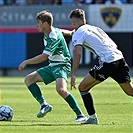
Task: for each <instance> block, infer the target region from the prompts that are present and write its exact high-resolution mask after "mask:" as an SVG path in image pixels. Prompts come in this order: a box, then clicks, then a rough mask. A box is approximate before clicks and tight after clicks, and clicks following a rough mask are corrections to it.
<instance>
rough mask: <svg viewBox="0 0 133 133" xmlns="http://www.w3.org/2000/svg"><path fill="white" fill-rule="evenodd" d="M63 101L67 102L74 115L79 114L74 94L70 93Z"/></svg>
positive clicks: (79, 110)
mask: <svg viewBox="0 0 133 133" xmlns="http://www.w3.org/2000/svg"><path fill="white" fill-rule="evenodd" d="M65 101H66V102H67V103H68V104H69V106H70V107H71V108H72V109H73V111H74V112H75V113H76V115H77V116H78V115H81V114H82V111H81V109H80V107H79V105H78V103H77V101H76V99H75V98H74V96H73V95H72V94H70V95H68V96H67V97H66V98H65Z"/></svg>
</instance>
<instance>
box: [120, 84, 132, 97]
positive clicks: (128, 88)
mask: <svg viewBox="0 0 133 133" xmlns="http://www.w3.org/2000/svg"><path fill="white" fill-rule="evenodd" d="M119 85H120V87H121V88H122V89H123V91H124V92H125V93H126V94H127V95H129V96H133V84H132V82H126V83H119Z"/></svg>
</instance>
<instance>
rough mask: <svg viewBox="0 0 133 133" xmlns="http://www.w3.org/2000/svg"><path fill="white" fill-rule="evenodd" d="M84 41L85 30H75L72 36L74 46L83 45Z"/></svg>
mask: <svg viewBox="0 0 133 133" xmlns="http://www.w3.org/2000/svg"><path fill="white" fill-rule="evenodd" d="M83 42H84V34H83V32H75V33H74V35H73V37H72V43H73V45H74V46H76V45H82V44H83Z"/></svg>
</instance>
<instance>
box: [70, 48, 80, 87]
mask: <svg viewBox="0 0 133 133" xmlns="http://www.w3.org/2000/svg"><path fill="white" fill-rule="evenodd" d="M81 55H82V46H81V45H76V46H75V47H74V54H73V65H72V73H71V89H72V87H74V88H76V86H75V78H76V72H77V70H78V67H79V64H80V58H81Z"/></svg>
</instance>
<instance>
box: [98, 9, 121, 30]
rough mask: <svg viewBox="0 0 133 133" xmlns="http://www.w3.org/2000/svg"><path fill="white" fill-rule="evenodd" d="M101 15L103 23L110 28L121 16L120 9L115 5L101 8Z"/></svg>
mask: <svg viewBox="0 0 133 133" xmlns="http://www.w3.org/2000/svg"><path fill="white" fill-rule="evenodd" d="M100 12H101V16H102V19H103V21H104V22H105V24H106V25H107V26H108V27H109V28H112V27H113V26H115V25H116V23H117V22H118V20H119V19H120V16H121V12H122V11H121V9H120V8H117V7H105V8H102V9H101V11H100Z"/></svg>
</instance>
